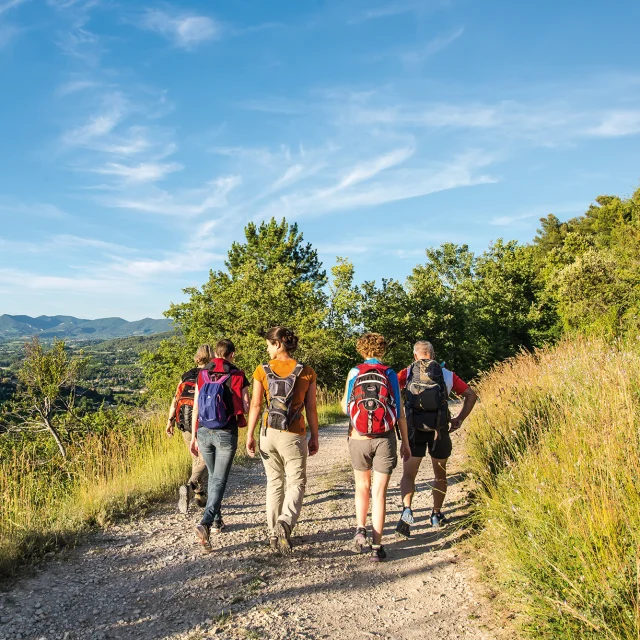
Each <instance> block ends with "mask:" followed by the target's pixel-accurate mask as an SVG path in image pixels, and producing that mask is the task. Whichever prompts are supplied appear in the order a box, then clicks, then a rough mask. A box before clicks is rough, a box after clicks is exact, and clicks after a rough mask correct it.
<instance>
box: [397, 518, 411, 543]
mask: <svg viewBox="0 0 640 640" xmlns="http://www.w3.org/2000/svg"><path fill="white" fill-rule="evenodd" d="M396 533H397V534H398V535H399V536H400V537H402V538H409V537H411V526H410V525H409V523H408V522H405V521H404V520H402V519H401V520H400V522H398V526H397V527H396Z"/></svg>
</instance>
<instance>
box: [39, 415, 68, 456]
mask: <svg viewBox="0 0 640 640" xmlns="http://www.w3.org/2000/svg"><path fill="white" fill-rule="evenodd" d="M44 424H45V426H46V427H47V429H48V430H49V433H50V434H51V435H52V436H53V439H54V440H55V441H56V444H57V445H58V449H59V450H60V453H61V454H62V457H63V458H66V457H67V449H66V448H65V446H64V443H63V442H62V438H60V434H59V433H58V430H57V429H56V428H55V427H54V426H53V424H51V420H49V419H48V418H46V417H45V418H44Z"/></svg>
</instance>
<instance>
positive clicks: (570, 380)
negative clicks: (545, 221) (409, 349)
mask: <svg viewBox="0 0 640 640" xmlns="http://www.w3.org/2000/svg"><path fill="white" fill-rule="evenodd" d="M478 391H479V395H480V397H481V399H482V402H481V403H480V405H479V406H478V408H477V410H476V411H475V412H474V414H472V418H470V421H469V422H470V425H469V439H468V452H469V454H470V459H471V466H472V469H473V472H474V475H475V477H476V478H477V480H478V482H479V492H478V500H479V504H478V519H479V523H480V524H481V526H482V532H481V534H480V535H479V537H478V538H477V547H478V550H479V552H480V556H481V558H482V559H483V560H484V562H485V568H486V569H487V570H488V574H487V575H488V576H489V579H490V580H492V581H493V583H494V585H496V586H497V587H498V589H497V591H498V593H499V594H500V595H501V596H502V597H501V600H502V602H503V603H505V604H506V605H507V606H508V607H509V608H511V609H512V610H513V611H514V612H515V613H516V614H517V615H518V616H519V617H520V620H521V622H522V624H523V627H524V629H525V630H527V631H528V632H530V634H531V635H532V636H533V637H538V638H550V639H551V638H553V639H554V640H556V639H564V638H576V639H578V638H580V639H583V638H594V639H595V638H598V639H602V638H615V639H620V640H621V639H625V640H627V639H628V640H631V639H632V638H633V639H634V640H637V638H638V622H639V620H638V616H639V610H638V580H639V576H638V563H639V562H640V556H639V545H640V455H639V452H640V433H639V427H640V344H639V343H638V341H637V340H634V341H631V340H628V341H625V342H620V343H616V344H610V343H609V344H608V343H606V342H605V341H600V340H595V339H592V340H587V339H576V340H571V341H570V340H567V341H565V342H562V343H561V344H560V345H558V346H557V347H554V348H552V349H548V350H541V351H538V352H537V353H535V354H522V355H520V356H518V357H516V358H513V359H511V360H509V361H507V362H504V363H502V364H500V365H499V366H497V367H496V368H495V369H494V370H492V371H491V372H489V373H488V374H486V375H485V376H483V378H482V379H481V381H480V383H479V385H478Z"/></svg>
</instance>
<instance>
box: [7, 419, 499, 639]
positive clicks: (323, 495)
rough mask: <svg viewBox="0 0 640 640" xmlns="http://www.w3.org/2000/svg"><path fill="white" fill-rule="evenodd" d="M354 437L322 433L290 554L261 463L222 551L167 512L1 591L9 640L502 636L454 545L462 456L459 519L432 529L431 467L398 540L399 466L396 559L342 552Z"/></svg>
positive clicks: (391, 541) (230, 516)
mask: <svg viewBox="0 0 640 640" xmlns="http://www.w3.org/2000/svg"><path fill="white" fill-rule="evenodd" d="M345 436H346V426H345V425H334V426H331V427H326V428H324V429H323V430H321V433H320V453H319V454H318V455H317V456H314V457H313V458H310V459H309V482H308V492H307V496H306V498H305V505H304V508H303V512H302V517H301V520H300V523H299V525H298V527H297V529H296V531H295V534H297V538H296V539H294V542H295V543H296V547H295V553H294V555H293V557H292V558H290V559H289V558H287V559H284V558H280V557H279V556H274V555H273V554H272V553H271V552H270V551H269V549H268V547H267V546H266V544H265V533H266V532H265V524H264V520H265V515H264V509H263V505H264V495H265V476H264V472H263V469H262V465H261V464H260V463H259V462H258V463H254V464H249V465H248V466H237V467H235V468H234V470H233V471H232V475H231V479H230V487H229V491H228V493H227V498H226V501H225V502H226V507H225V512H224V513H225V522H226V523H227V526H228V529H227V530H226V531H225V532H224V533H222V534H220V535H219V536H217V537H216V538H215V539H214V540H213V547H214V552H213V553H211V554H209V555H203V554H202V553H201V551H200V549H199V547H198V546H197V545H196V544H195V538H194V534H193V527H194V525H195V524H196V523H197V522H198V520H199V511H198V512H196V511H194V510H192V511H191V512H190V514H189V515H188V516H186V517H185V516H183V515H179V514H177V513H176V511H175V507H174V504H173V503H172V504H167V505H165V506H164V507H162V508H160V509H159V510H157V511H156V512H154V513H153V514H152V515H150V516H148V517H145V518H144V519H141V520H138V521H135V522H132V523H127V524H124V525H120V526H114V527H111V528H110V529H109V530H108V531H106V532H104V533H101V534H98V535H94V536H91V537H90V538H88V539H87V541H86V542H85V544H83V545H82V546H80V547H78V548H77V549H75V550H73V551H70V552H69V551H67V552H61V553H59V554H57V555H56V556H54V557H53V558H52V559H51V560H49V561H48V562H47V563H46V564H45V565H43V566H42V567H41V568H40V569H39V570H38V572H37V573H36V574H35V575H32V576H31V577H25V578H22V579H21V580H19V581H17V582H14V583H13V584H11V585H9V590H8V591H5V592H0V638H1V639H6V640H26V639H27V638H29V639H39V640H41V639H47V640H53V639H55V638H61V639H68V640H76V639H81V638H82V639H84V638H87V639H89V638H91V639H92V640H93V639H95V640H101V639H103V638H143V639H150V638H171V639H178V638H180V639H193V640H196V639H205V638H274V639H280V638H282V639H284V638H286V639H287V640H289V639H293V638H349V639H350V640H359V639H360V638H363V639H364V638H381V639H382V638H387V639H393V638H395V639H398V640H400V639H401V638H402V639H404V638H407V639H411V638H428V637H433V638H438V639H441V640H453V639H454V638H455V639H461V640H462V639H464V640H485V639H486V640H490V639H493V638H497V637H498V635H499V634H498V631H496V630H495V627H497V626H499V625H497V624H496V623H497V621H496V620H492V619H491V617H490V607H489V606H488V604H487V602H486V601H484V600H482V599H480V597H479V596H478V595H477V594H475V593H474V592H473V591H472V588H471V587H472V585H473V570H472V569H471V568H470V566H469V560H468V558H466V557H465V555H464V554H463V553H461V552H460V550H459V549H458V546H457V542H458V541H459V539H460V538H461V537H462V536H464V534H465V531H464V529H463V528H461V527H460V526H459V525H460V523H461V522H462V521H463V519H464V517H465V514H466V513H467V510H468V507H467V500H466V495H467V487H466V481H465V478H464V474H463V473H462V472H461V458H460V454H459V453H458V454H455V452H454V457H453V458H452V461H451V473H452V475H451V478H450V488H449V494H448V499H447V504H446V507H447V513H448V515H449V517H450V521H451V523H452V524H451V525H450V526H449V527H447V528H446V529H444V530H442V531H440V532H433V531H432V530H431V528H430V527H427V524H426V519H427V516H428V515H429V513H430V509H431V495H430V491H429V486H428V481H429V479H430V477H431V474H430V465H429V464H423V465H422V469H421V473H420V476H419V477H418V490H419V492H418V493H417V494H416V497H415V502H414V507H415V509H414V513H415V514H416V516H417V517H418V518H419V522H418V524H417V525H416V526H415V527H414V530H415V535H414V536H412V538H411V539H410V540H408V541H397V540H395V538H394V534H393V531H394V528H395V525H396V520H397V517H398V514H399V508H398V506H399V503H400V499H399V482H400V469H396V471H395V473H394V475H393V478H392V480H391V491H390V498H389V503H388V504H389V508H390V511H391V514H390V517H389V522H388V524H387V529H386V531H385V534H386V535H385V543H386V547H387V550H388V553H389V558H388V560H387V562H385V563H380V564H375V563H371V562H369V560H368V558H367V557H366V556H356V555H354V554H352V553H351V552H348V551H346V550H345V545H346V543H347V542H348V541H349V540H350V538H351V536H352V535H353V526H354V516H353V483H352V480H351V472H350V466H349V463H348V454H347V448H346V441H345ZM460 448H461V447H460V446H458V447H457V449H458V451H459V450H460ZM425 462H428V461H425ZM457 525H458V526H457Z"/></svg>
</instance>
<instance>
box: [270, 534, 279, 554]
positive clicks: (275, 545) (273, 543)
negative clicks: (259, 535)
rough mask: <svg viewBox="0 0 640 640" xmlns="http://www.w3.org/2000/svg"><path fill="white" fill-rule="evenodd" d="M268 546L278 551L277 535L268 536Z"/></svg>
mask: <svg viewBox="0 0 640 640" xmlns="http://www.w3.org/2000/svg"><path fill="white" fill-rule="evenodd" d="M269 548H270V549H271V551H275V552H277V551H278V537H277V536H271V537H270V538H269Z"/></svg>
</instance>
